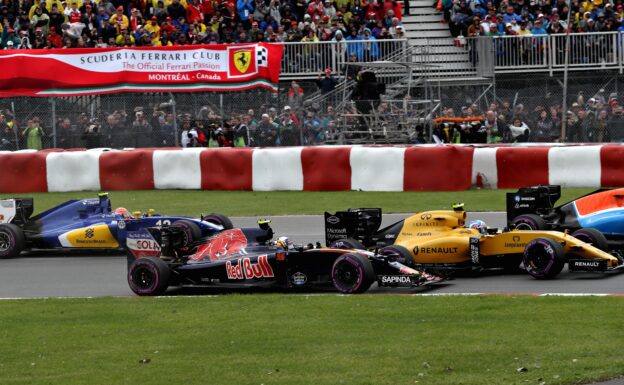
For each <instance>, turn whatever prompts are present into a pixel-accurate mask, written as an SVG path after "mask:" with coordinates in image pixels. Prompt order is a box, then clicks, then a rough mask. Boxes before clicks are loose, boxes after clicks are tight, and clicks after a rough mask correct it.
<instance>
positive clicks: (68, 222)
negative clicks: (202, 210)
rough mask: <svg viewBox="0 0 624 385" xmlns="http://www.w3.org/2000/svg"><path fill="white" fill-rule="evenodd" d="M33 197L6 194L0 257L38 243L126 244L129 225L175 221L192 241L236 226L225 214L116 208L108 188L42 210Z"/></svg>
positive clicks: (0, 210)
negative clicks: (173, 213) (177, 213)
mask: <svg viewBox="0 0 624 385" xmlns="http://www.w3.org/2000/svg"><path fill="white" fill-rule="evenodd" d="M33 208H34V207H33V199H32V198H14V199H0V258H13V257H16V256H18V255H19V254H20V253H21V252H22V251H28V250H33V249H48V250H49V249H61V250H74V249H100V250H103V249H104V250H123V247H124V245H125V244H126V238H125V237H126V234H127V233H126V231H124V230H126V229H127V230H130V231H134V230H138V229H141V228H147V227H158V226H167V225H175V226H176V227H177V228H179V229H181V231H182V232H183V234H184V237H185V239H186V242H193V241H195V240H197V239H200V238H202V237H205V236H208V235H213V234H215V233H218V232H220V231H222V230H224V229H231V228H232V227H233V226H232V222H231V221H230V219H229V218H227V217H226V216H224V215H221V214H209V215H207V216H202V217H201V218H199V219H197V218H189V217H182V216H163V215H159V214H154V212H153V210H150V211H149V213H147V214H143V213H141V212H133V213H132V214H130V213H129V212H128V210H126V209H124V208H118V209H115V210H111V202H110V199H109V197H108V194H106V193H101V194H99V196H98V198H92V199H81V200H70V201H67V202H65V203H62V204H60V205H58V206H56V207H53V208H51V209H49V210H46V211H44V212H42V213H40V214H38V215H35V216H32V213H33Z"/></svg>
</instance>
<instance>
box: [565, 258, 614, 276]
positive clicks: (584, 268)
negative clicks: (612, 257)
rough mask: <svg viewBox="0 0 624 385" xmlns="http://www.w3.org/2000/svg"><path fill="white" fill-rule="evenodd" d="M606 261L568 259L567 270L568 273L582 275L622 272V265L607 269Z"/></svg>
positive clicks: (598, 259) (597, 259)
mask: <svg viewBox="0 0 624 385" xmlns="http://www.w3.org/2000/svg"><path fill="white" fill-rule="evenodd" d="M608 262H609V261H607V260H606V259H600V258H596V259H570V260H569V261H568V270H570V272H583V273H610V272H623V271H624V264H620V265H618V266H615V267H609V266H608Z"/></svg>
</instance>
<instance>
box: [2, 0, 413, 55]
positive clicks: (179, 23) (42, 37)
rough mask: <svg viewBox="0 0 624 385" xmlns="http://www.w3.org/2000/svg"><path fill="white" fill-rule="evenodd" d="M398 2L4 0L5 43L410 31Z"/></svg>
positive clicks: (278, 38)
mask: <svg viewBox="0 0 624 385" xmlns="http://www.w3.org/2000/svg"><path fill="white" fill-rule="evenodd" d="M402 13H403V5H402V3H399V2H397V1H396V0H372V1H370V2H369V0H354V1H345V0H334V1H330V0H135V1H130V2H128V1H123V0H98V1H95V0H19V1H18V0H3V1H2V3H1V8H0V30H1V31H0V32H1V46H2V48H3V49H15V48H33V49H45V48H74V47H128V46H155V47H160V46H171V45H190V44H214V43H225V44H227V43H242V42H299V41H302V42H316V41H338V42H340V41H343V40H344V41H348V40H360V39H366V40H375V39H391V38H396V37H401V36H402V33H403V31H402V26H401V19H402Z"/></svg>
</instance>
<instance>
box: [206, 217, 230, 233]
mask: <svg viewBox="0 0 624 385" xmlns="http://www.w3.org/2000/svg"><path fill="white" fill-rule="evenodd" d="M204 220H205V221H206V222H210V223H214V224H215V225H220V226H223V229H224V230H229V229H233V228H234V225H233V224H232V221H231V220H230V218H228V217H226V216H225V215H223V214H216V213H210V214H208V215H205V216H204Z"/></svg>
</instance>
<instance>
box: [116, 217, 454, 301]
mask: <svg viewBox="0 0 624 385" xmlns="http://www.w3.org/2000/svg"><path fill="white" fill-rule="evenodd" d="M272 236H273V232H272V230H271V229H270V227H268V226H261V228H240V229H231V230H225V231H223V232H221V233H219V234H217V235H215V236H212V237H207V238H204V239H201V240H200V241H198V242H194V243H193V244H189V245H185V244H184V240H183V232H181V231H180V230H179V229H177V228H176V227H175V226H169V227H162V228H149V229H141V230H139V231H136V232H129V233H128V238H127V241H128V243H127V246H126V253H127V257H128V282H129V284H130V288H131V289H132V290H133V291H134V292H135V293H137V294H139V295H157V294H161V293H156V292H152V291H151V289H149V290H147V291H146V292H142V291H141V290H135V289H136V288H135V287H133V284H134V283H133V282H132V280H133V279H134V280H136V279H137V278H136V277H134V276H133V266H135V265H136V264H137V263H138V262H139V261H140V260H141V259H142V258H146V257H148V258H151V259H155V258H157V259H158V260H159V261H163V262H164V263H166V267H167V269H168V270H169V273H170V274H169V277H168V284H167V286H204V287H268V288H281V289H313V288H325V289H332V290H336V289H338V290H339V291H343V290H340V288H339V287H338V286H337V285H336V284H335V279H334V277H333V275H334V273H335V265H336V261H337V260H338V259H339V258H340V257H342V256H344V255H347V254H349V255H353V254H358V255H360V257H359V258H361V257H362V256H364V258H365V259H367V260H368V261H369V262H370V265H371V266H372V270H371V273H372V274H374V275H373V277H372V279H374V280H376V281H378V283H379V285H380V286H401V287H416V286H424V285H428V284H431V283H437V282H440V281H442V278H439V277H436V276H432V275H430V274H425V273H421V272H419V271H416V270H414V269H412V268H410V267H407V266H405V265H403V264H401V263H399V262H397V261H394V260H391V259H390V258H388V257H385V256H381V255H376V254H374V253H371V252H367V251H363V250H362V251H357V252H356V251H354V250H344V249H330V248H322V247H321V245H320V244H319V243H317V244H316V245H312V244H308V245H301V246H293V245H290V247H289V246H286V245H283V244H279V242H277V243H276V242H273V241H271V239H272ZM139 243H142V244H143V245H144V246H145V247H141V249H140V250H139V249H137V247H136V245H137V244H139ZM343 259H344V258H343ZM157 262H158V261H157ZM158 263H160V262H158ZM370 284H372V281H371V282H370V283H368V286H370ZM135 286H136V285H135ZM368 286H367V287H366V288H364V290H361V291H359V292H362V291H365V290H366V289H367V288H368ZM343 292H345V291H343ZM347 292H356V291H347Z"/></svg>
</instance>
